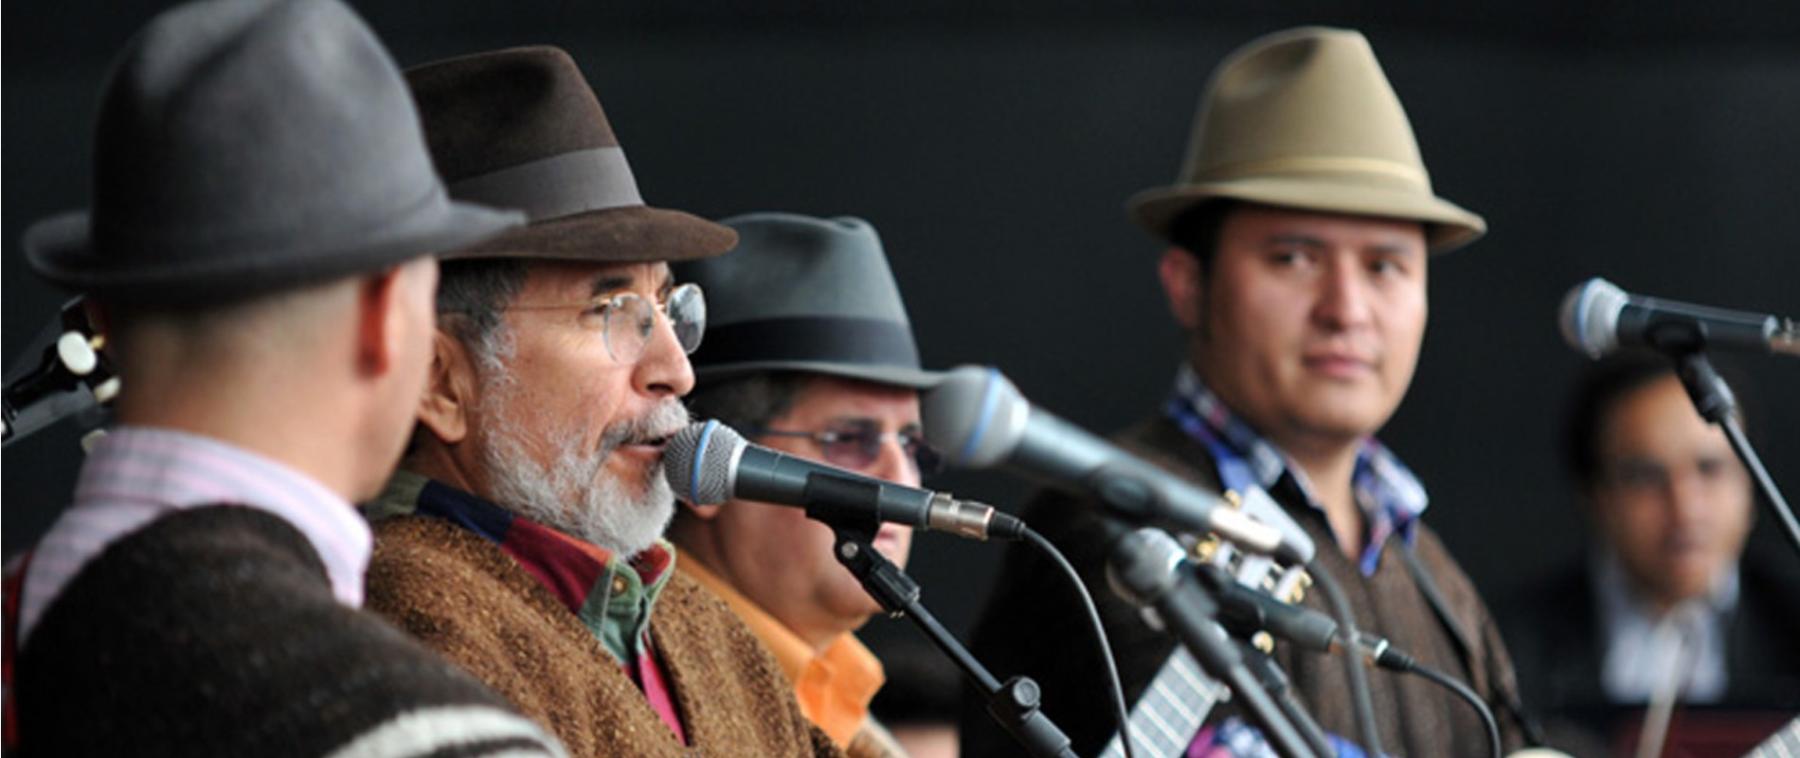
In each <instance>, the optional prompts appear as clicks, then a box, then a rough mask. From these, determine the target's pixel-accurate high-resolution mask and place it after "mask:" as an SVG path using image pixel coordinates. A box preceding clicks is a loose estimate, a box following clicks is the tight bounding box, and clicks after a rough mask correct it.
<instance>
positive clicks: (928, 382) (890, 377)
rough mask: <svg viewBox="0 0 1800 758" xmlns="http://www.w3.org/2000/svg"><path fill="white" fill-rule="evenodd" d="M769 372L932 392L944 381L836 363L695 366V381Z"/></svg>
mask: <svg viewBox="0 0 1800 758" xmlns="http://www.w3.org/2000/svg"><path fill="white" fill-rule="evenodd" d="M768 371H795V372H800V373H806V374H821V375H824V376H835V377H838V378H841V379H855V380H857V381H863V382H871V383H874V384H885V385H889V386H893V387H901V388H904V389H913V390H928V389H931V388H932V387H936V386H937V383H938V381H939V380H942V379H943V378H944V373H943V372H941V371H926V370H924V369H916V368H907V367H904V366H871V365H867V364H857V363H832V362H828V361H749V362H745V363H726V364H720V365H717V366H695V367H694V379H695V381H696V382H697V383H698V384H699V385H701V386H704V385H707V384H712V383H714V382H721V381H724V380H727V379H735V378H737V377H741V376H744V375H747V374H756V373H762V372H768Z"/></svg>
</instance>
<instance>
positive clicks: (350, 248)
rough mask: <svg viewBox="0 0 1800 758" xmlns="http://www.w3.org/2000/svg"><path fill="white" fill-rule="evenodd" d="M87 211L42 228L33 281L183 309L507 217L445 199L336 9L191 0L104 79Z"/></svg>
mask: <svg viewBox="0 0 1800 758" xmlns="http://www.w3.org/2000/svg"><path fill="white" fill-rule="evenodd" d="M94 141H95V145H94V179H93V207H92V209H91V210H84V211H76V212H72V213H65V214H63V215H60V216H56V217H53V218H50V219H48V220H45V221H41V222H39V223H37V224H36V225H34V226H32V227H31V228H30V229H29V230H27V232H26V234H25V240H24V247H25V253H26V256H27V258H28V259H29V261H30V262H31V265H32V267H33V268H34V269H36V270H37V272H38V273H40V274H42V275H43V276H44V277H45V278H47V279H49V280H51V281H53V282H55V283H57V284H60V285H63V286H66V287H71V288H74V289H79V290H85V291H89V292H94V293H97V294H99V295H101V296H102V297H108V298H112V299H119V300H130V301H137V302H146V303H196V302H206V301H216V300H222V299H228V298H232V297H241V296H245V295H250V294H255V293H259V292H266V291H273V290H278V289H284V288H288V287H293V286H298V285H302V284H306V283H310V282H321V281H327V280H330V279H335V278H340V277H345V276H350V275H354V274H360V273H364V272H372V271H378V270H380V269H382V268H385V267H387V266H390V265H394V264H397V263H401V262H404V261H406V260H409V259H412V258H416V257H418V256H421V255H426V254H431V253H435V252H441V251H446V250H450V249H454V248H457V247H461V246H463V245H467V244H469V243H473V242H477V241H479V240H482V239H484V238H486V237H489V236H491V235H493V234H495V233H498V232H500V231H502V230H503V229H506V228H508V227H511V226H516V225H518V224H520V223H522V221H523V216H522V215H521V214H518V213H514V212H502V211H496V210H492V209H488V208H484V207H481V206H476V205H470V204H465V203H458V202H452V201H451V200H450V199H449V197H448V195H446V193H445V191H444V185H443V182H441V181H440V180H439V178H438V175H437V173H436V172H435V171H434V170H433V169H432V164H431V157H430V154H429V153H428V152H427V151H426V149H425V142H424V137H423V135H422V133H421V131H420V127H419V117H418V114H417V112H416V111H415V110H414V108H413V102H412V99H411V98H410V97H409V96H408V94H407V90H406V83H405V81H404V80H403V79H402V78H401V75H400V69H399V67H398V66H396V65H395V64H394V61H393V59H392V58H391V57H390V56H389V55H388V53H387V51H386V50H385V49H383V48H382V46H381V43H380V42H379V41H378V40H376V38H375V35H374V33H372V32H371V31H370V30H369V28H368V26H367V25H365V24H364V23H363V21H362V19H360V18H358V17H357V16H356V14H355V13H354V12H353V11H351V10H350V8H349V7H348V6H346V5H344V4H343V3H342V2H340V1H339V0H206V1H205V2H197V3H192V4H188V5H182V6H179V7H176V8H174V9H173V10H170V11H167V12H164V13H162V14H161V15H159V16H157V17H156V18H155V19H154V20H152V21H151V22H150V24H149V26H147V27H146V28H145V29H144V30H143V31H142V32H140V33H139V34H138V35H137V37H135V38H134V39H133V40H132V41H131V43H130V44H129V45H128V46H127V47H126V49H125V52H124V54H123V55H122V56H121V58H120V60H119V62H118V63H117V64H116V65H115V66H114V68H113V71H112V75H111V78H110V79H109V81H108V84H107V87H106V90H105V93H104V96H103V99H102V102H101V108H100V116H99V122H98V124H97V125H96V127H95V138H94Z"/></svg>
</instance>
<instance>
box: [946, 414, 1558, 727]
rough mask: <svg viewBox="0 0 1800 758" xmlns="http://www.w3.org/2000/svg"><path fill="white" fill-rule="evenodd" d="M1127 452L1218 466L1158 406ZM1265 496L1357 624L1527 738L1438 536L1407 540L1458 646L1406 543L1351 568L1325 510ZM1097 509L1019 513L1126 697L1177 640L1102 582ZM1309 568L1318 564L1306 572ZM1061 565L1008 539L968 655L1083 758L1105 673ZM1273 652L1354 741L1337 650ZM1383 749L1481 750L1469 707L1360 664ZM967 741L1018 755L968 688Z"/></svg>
mask: <svg viewBox="0 0 1800 758" xmlns="http://www.w3.org/2000/svg"><path fill="white" fill-rule="evenodd" d="M1118 440H1119V441H1120V442H1121V444H1123V445H1125V446H1126V447H1127V448H1129V449H1132V450H1133V451H1134V452H1136V453H1138V454H1139V455H1142V456H1143V457H1144V458H1146V459H1147V460H1150V461H1152V462H1154V463H1156V464H1158V465H1160V466H1162V467H1163V468H1166V469H1169V470H1170V471H1173V472H1175V473H1177V474H1179V475H1181V476H1182V477H1184V478H1186V479H1189V480H1191V481H1193V482H1194V483H1195V484H1198V485H1200V486H1201V487H1204V488H1206V489H1208V490H1211V491H1217V490H1218V482H1217V476H1216V474H1215V472H1214V466H1213V464H1212V460H1211V458H1210V456H1209V455H1208V454H1207V451H1206V449H1205V447H1204V446H1202V445H1200V444H1199V443H1197V442H1195V441H1193V440H1192V439H1191V438H1189V437H1188V436H1187V435H1186V434H1184V433H1183V432H1182V431H1181V430H1180V429H1179V428H1178V427H1176V426H1175V425H1174V424H1173V423H1172V422H1170V421H1168V420H1167V419H1165V418H1163V417H1161V416H1158V417H1156V418H1153V419H1151V420H1149V421H1146V422H1143V423H1140V424H1138V425H1137V426H1135V427H1133V428H1131V429H1129V430H1127V431H1125V432H1124V433H1122V434H1121V435H1119V437H1118ZM1279 489H1282V490H1283V491H1278V492H1273V493H1271V495H1273V496H1274V497H1275V498H1276V499H1277V501H1279V502H1281V503H1282V504H1283V506H1284V507H1286V508H1287V509H1288V511H1289V513H1290V514H1292V515H1293V516H1294V518H1295V519H1296V520H1297V521H1299V522H1300V523H1301V524H1302V525H1303V526H1304V527H1305V529H1306V530H1307V532H1308V534H1309V535H1311V537H1312V539H1313V541H1314V542H1315V543H1317V545H1318V547H1319V549H1318V556H1319V557H1318V559H1317V561H1316V563H1317V564H1318V566H1319V567H1322V570H1324V571H1329V572H1330V573H1331V575H1332V576H1333V577H1335V578H1336V579H1337V582H1338V584H1339V585H1340V586H1341V587H1343V589H1344V592H1345V594H1346V595H1347V596H1348V597H1347V599H1348V601H1349V603H1350V605H1351V606H1352V608H1353V610H1354V612H1355V614H1356V621H1357V624H1358V625H1359V626H1360V627H1361V628H1362V629H1364V630H1365V631H1368V632H1370V633H1374V634H1378V635H1381V636H1384V637H1386V638H1388V639H1389V640H1390V641H1391V642H1393V643H1394V644H1395V645H1397V646H1399V647H1401V648H1402V649H1404V650H1406V651H1408V652H1410V653H1411V654H1412V655H1413V656H1415V657H1416V658H1418V659H1419V660H1420V661H1421V662H1423V663H1426V664H1428V665H1431V666H1433V667H1435V668H1437V669H1439V670H1441V671H1444V672H1447V673H1449V674H1451V675H1452V676H1455V677H1458V678H1460V679H1462V680H1464V681H1465V682H1468V683H1469V684H1470V685H1471V686H1472V687H1473V688H1474V689H1475V691H1476V692H1477V693H1480V694H1481V695H1482V696H1483V697H1484V698H1485V699H1487V700H1488V701H1489V702H1490V703H1492V704H1494V705H1493V706H1492V707H1493V708H1494V710H1495V712H1496V715H1497V716H1498V717H1499V718H1500V723H1501V729H1502V736H1503V741H1504V742H1505V743H1506V744H1507V745H1508V746H1509V747H1517V746H1518V745H1520V744H1521V743H1522V741H1523V739H1522V737H1521V734H1520V729H1519V726H1518V724H1517V722H1516V721H1515V720H1514V719H1512V718H1510V714H1509V711H1507V710H1506V709H1504V708H1502V707H1500V706H1499V703H1501V701H1502V700H1504V699H1505V698H1508V697H1515V696H1516V695H1515V694H1514V692H1513V689H1514V683H1513V679H1512V666H1511V664H1510V663H1509V662H1508V659H1507V656H1506V651H1505V649H1504V646H1503V645H1502V644H1501V641H1500V634H1499V632H1498V630H1497V629H1496V628H1495V627H1494V624H1493V622H1492V619H1491V618H1490V617H1489V616H1488V613H1487V610H1486V608H1485V607H1484V606H1483V605H1482V603H1481V598H1480V597H1479V596H1478V595H1477V594H1476V592H1475V588H1474V586H1473V585H1472V584H1471V583H1470V582H1469V580H1468V577H1466V576H1464V575H1463V573H1462V570H1461V569H1459V568H1458V567H1457V565H1456V562H1455V561H1454V560H1453V559H1451V557H1450V554H1449V553H1448V552H1447V551H1446V550H1445V549H1444V546H1443V544H1442V543H1441V542H1440V541H1439V540H1438V538H1437V536H1436V535H1435V534H1433V533H1432V532H1431V530H1430V529H1427V528H1425V527H1424V525H1422V524H1420V525H1418V527H1417V529H1418V531H1417V533H1416V544H1415V545H1414V547H1413V548H1412V549H1413V550H1414V551H1415V552H1416V554H1417V556H1418V558H1419V560H1420V563H1421V565H1422V566H1423V567H1425V568H1426V569H1427V570H1428V571H1429V573H1430V575H1431V576H1432V577H1433V579H1435V582H1436V585H1437V587H1438V588H1439V590H1441V592H1442V594H1443V596H1444V598H1445V600H1446V602H1447V604H1448V606H1449V609H1450V611H1451V613H1452V614H1453V615H1454V617H1455V618H1456V619H1457V621H1458V622H1459V625H1460V627H1461V629H1463V630H1466V634H1467V637H1468V640H1467V642H1468V643H1469V649H1468V650H1466V651H1465V650H1463V649H1462V647H1461V646H1460V645H1459V644H1458V641H1457V639H1456V638H1454V637H1453V636H1452V635H1451V634H1450V632H1449V631H1447V630H1446V628H1445V626H1444V625H1443V624H1442V623H1440V622H1439V620H1438V618H1437V616H1436V615H1435V614H1434V613H1433V610H1432V608H1431V606H1430V605H1429V604H1428V603H1427V601H1426V599H1425V596H1424V595H1423V594H1422V593H1421V591H1420V590H1419V588H1418V586H1417V584H1416V583H1415V582H1414V579H1413V577H1412V575H1411V573H1410V572H1409V570H1408V568H1407V565H1406V561H1405V557H1404V556H1403V555H1401V554H1400V551H1403V550H1406V549H1407V548H1406V546H1405V544H1404V542H1403V541H1401V540H1399V539H1392V540H1389V541H1388V543H1387V546H1386V547H1385V549H1384V550H1383V552H1382V556H1381V562H1380V568H1379V569H1378V570H1377V571H1376V573H1375V575H1374V576H1372V577H1367V578H1365V577H1363V576H1362V575H1361V573H1360V572H1359V571H1358V570H1357V568H1356V566H1355V564H1354V563H1353V562H1352V561H1350V560H1349V559H1347V558H1345V557H1344V556H1343V555H1342V553H1340V552H1338V550H1337V549H1336V548H1335V545H1336V542H1335V541H1334V540H1333V539H1332V537H1331V536H1330V532H1329V527H1328V526H1327V524H1326V522H1325V519H1324V517H1323V516H1322V515H1320V514H1317V513H1316V512H1314V511H1312V510H1311V509H1310V508H1307V507H1306V506H1305V504H1304V501H1303V500H1301V499H1300V498H1301V496H1300V493H1299V492H1298V491H1297V490H1290V489H1288V488H1279ZM1098 508H1099V506H1098V505H1096V504H1093V503H1089V502H1085V501H1083V500H1082V499H1080V498H1076V497H1071V496H1067V495H1062V494H1055V493H1052V494H1045V495H1042V496H1040V497H1039V498H1037V499H1036V500H1035V501H1034V502H1032V503H1031V504H1030V505H1029V506H1028V507H1027V508H1026V510H1025V511H1024V517H1025V519H1026V521H1027V522H1028V523H1030V524H1031V525H1032V527H1033V528H1035V529H1037V530H1038V531H1040V532H1042V533H1043V534H1044V535H1045V536H1047V537H1049V538H1050V539H1051V541H1053V542H1055V543H1056V545H1057V546H1058V547H1059V548H1060V549H1061V550H1062V551H1063V552H1064V553H1065V554H1066V555H1067V556H1068V558H1069V560H1070V561H1071V562H1073V563H1074V564H1075V566H1076V567H1078V568H1079V569H1080V571H1081V573H1082V578H1083V581H1084V582H1085V584H1086V585H1087V588H1088V591H1089V592H1090V593H1092V594H1093V596H1094V600H1095V602H1096V604H1098V605H1099V608H1100V613H1101V616H1102V619H1103V620H1104V623H1105V625H1106V631H1107V634H1108V635H1109V636H1110V638H1111V642H1112V645H1113V649H1114V651H1116V653H1117V656H1118V663H1119V676H1120V679H1121V681H1122V684H1123V686H1124V690H1125V698H1126V702H1127V703H1128V704H1129V703H1132V702H1135V701H1136V699H1137V698H1138V696H1139V695H1140V694H1141V693H1142V692H1143V691H1144V689H1145V688H1146V687H1147V686H1148V684H1149V682H1150V680H1151V678H1152V677H1153V676H1154V675H1155V674H1156V672H1157V671H1158V669H1160V668H1161V666H1162V664H1163V662H1164V661H1165V660H1166V659H1167V658H1168V657H1169V655H1170V653H1171V652H1172V651H1173V650H1174V647H1175V644H1176V643H1175V641H1174V639H1173V638H1172V637H1170V636H1168V635H1166V634H1163V633H1161V632H1157V631H1155V630H1153V629H1151V628H1150V627H1149V626H1148V625H1147V624H1145V623H1144V622H1143V620H1142V618H1141V617H1140V615H1139V613H1138V610H1137V609H1136V608H1135V607H1133V606H1131V605H1129V604H1127V603H1126V602H1124V601H1122V600H1120V599H1119V598H1118V597H1117V596H1116V595H1115V594H1114V593H1113V592H1112V590H1110V589H1109V588H1108V586H1107V583H1106V580H1105V575H1104V563H1105V555H1106V549H1107V547H1108V546H1107V545H1106V544H1104V540H1103V539H1102V538H1101V537H1100V534H1101V532H1102V530H1101V529H1099V528H1097V526H1096V524H1097V522H1096V516H1095V514H1097V513H1098ZM1314 570H1315V571H1316V570H1319V568H1315V569H1314ZM1064 584H1065V582H1064V579H1063V577H1062V575H1061V574H1059V573H1058V572H1056V571H1055V569H1054V567H1052V566H1050V565H1049V564H1048V563H1047V562H1046V561H1044V560H1043V559H1042V558H1040V557H1038V555H1037V554H1035V553H1034V552H1032V551H1030V550H1024V549H1020V547H1019V546H1014V547H1012V548H1011V549H1009V550H1008V551H1007V555H1006V558H1005V561H1004V563H1003V565H1002V568H1001V571H1000V576H999V578H998V580H997V581H996V584H995V587H994V593H993V596H992V598H991V599H990V601H989V603H988V605H987V608H986V611H985V612H984V614H983V615H982V617H981V619H980V620H979V621H978V623H977V626H976V631H975V633H974V635H973V648H974V652H975V655H976V657H977V658H979V659H981V660H982V661H983V662H984V663H986V664H987V665H988V666H989V667H990V668H991V669H992V670H993V671H994V673H995V675H996V676H998V677H1000V678H1001V679H1005V678H1006V677H1008V676H1012V675H1017V674H1023V675H1028V676H1031V677H1032V678H1034V679H1036V680H1037V682H1038V683H1039V684H1040V685H1042V687H1043V703H1044V711H1045V713H1046V714H1047V715H1049V716H1050V718H1051V719H1053V720H1054V721H1055V722H1056V724H1057V725H1058V726H1060V727H1062V729H1063V730H1064V731H1066V732H1067V733H1068V734H1069V737H1070V738H1071V739H1072V740H1073V741H1074V748H1075V751H1076V752H1077V753H1079V754H1082V755H1092V754H1094V753H1097V752H1098V751H1099V749H1100V748H1101V747H1103V746H1104V745H1105V743H1106V741H1107V740H1109V739H1111V737H1112V735H1113V734H1114V733H1115V732H1116V731H1117V727H1116V725H1115V719H1114V717H1113V716H1112V715H1111V711H1110V709H1109V708H1108V707H1107V706H1106V695H1105V692H1106V690H1105V675H1104V673H1103V669H1102V667H1101V662H1100V660H1099V658H1098V653H1097V652H1096V651H1095V647H1094V644H1093V642H1092V634H1091V633H1090V632H1089V631H1088V627H1087V625H1086V623H1085V621H1084V619H1083V617H1082V616H1081V615H1080V613H1079V607H1080V606H1079V605H1077V602H1076V600H1075V598H1074V596H1073V595H1072V594H1071V591H1070V590H1069V588H1067V587H1066V586H1064ZM1304 605H1305V606H1306V607H1309V608H1312V609H1314V610H1318V611H1321V612H1326V613H1329V608H1328V607H1327V606H1326V604H1325V602H1324V598H1323V597H1321V595H1320V593H1319V592H1317V591H1313V592H1310V593H1308V594H1307V597H1306V599H1305V601H1304ZM1275 659H1276V661H1277V662H1278V663H1279V664H1280V665H1281V667H1282V668H1283V670H1285V671H1286V672H1287V673H1288V675H1289V677H1290V678H1291V680H1292V682H1293V691H1294V692H1295V693H1296V695H1297V697H1298V698H1299V700H1300V702H1301V703H1302V704H1303V705H1304V706H1305V707H1306V708H1307V710H1308V711H1309V712H1310V713H1311V714H1312V715H1313V716H1314V717H1315V718H1316V719H1317V720H1318V722H1319V723H1320V725H1322V726H1323V727H1324V728H1325V729H1326V730H1327V731H1330V732H1333V733H1336V734H1339V735H1343V736H1345V737H1349V738H1352V739H1354V738H1355V737H1356V729H1355V726H1354V724H1355V718H1354V713H1353V711H1352V707H1351V699H1350V696H1349V691H1350V690H1349V683H1348V676H1347V675H1346V673H1345V671H1344V666H1343V664H1342V663H1341V662H1340V661H1339V660H1338V659H1337V658H1335V657H1330V658H1328V657H1325V656H1322V655H1318V654H1314V653H1310V652H1300V651H1295V650H1293V649H1291V647H1290V646H1289V645H1288V644H1286V643H1277V644H1276V646H1275ZM1368 680H1369V684H1370V689H1371V690H1372V692H1371V695H1372V699H1373V701H1374V706H1375V712H1376V718H1377V721H1378V722H1379V727H1380V730H1381V739H1382V743H1383V747H1384V749H1385V750H1386V751H1387V752H1388V753H1390V754H1395V755H1415V756H1428V755H1462V754H1470V755H1473V754H1479V753H1480V752H1481V751H1483V750H1485V745H1486V736H1485V735H1486V732H1485V731H1484V730H1483V728H1482V725H1481V722H1480V721H1479V719H1478V717H1477V716H1476V715H1475V713H1474V711H1473V710H1472V709H1471V708H1470V707H1469V706H1468V705H1467V704H1465V703H1464V702H1463V701H1461V700H1458V699H1456V698H1455V696H1453V695H1452V694H1450V693H1449V692H1447V691H1445V690H1443V689H1441V688H1439V687H1437V686H1436V685H1434V684H1432V683H1430V682H1428V681H1425V680H1423V679H1420V678H1418V677H1411V676H1399V675H1396V674H1392V673H1388V672H1377V671H1370V672H1369V675H1368ZM962 727H963V747H964V750H965V752H967V753H969V754H971V755H997V754H1012V753H1015V752H1017V750H1016V748H1014V747H1012V745H1011V742H1010V740H1009V738H1008V737H1007V736H1006V734H1005V733H1004V732H1001V731H1000V730H999V729H998V727H996V726H994V725H993V723H992V721H991V720H990V719H989V718H988V717H987V716H986V714H985V713H984V712H983V709H982V708H981V707H980V706H979V704H978V703H974V702H970V701H969V699H967V698H965V708H964V715H963V720H962Z"/></svg>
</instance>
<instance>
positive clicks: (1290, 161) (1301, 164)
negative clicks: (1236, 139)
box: [1189, 156, 1431, 190]
mask: <svg viewBox="0 0 1800 758" xmlns="http://www.w3.org/2000/svg"><path fill="white" fill-rule="evenodd" d="M1306 173H1339V174H1382V175H1385V176H1390V177H1393V178H1396V179H1401V180H1404V181H1406V182H1408V183H1410V184H1416V185H1418V186H1420V187H1424V188H1425V189H1426V190H1430V189H1431V178H1430V177H1428V176H1426V174H1425V169H1423V168H1420V167H1418V166H1409V165H1407V164H1404V163H1400V162H1397V161H1385V160H1381V159H1379V158H1354V157H1326V156H1319V157H1287V158H1269V159H1267V160H1260V161H1242V162H1239V163H1230V164H1226V165H1224V166H1213V167H1210V168H1208V169H1205V170H1203V171H1197V172H1195V176H1194V178H1193V179H1191V180H1189V183H1199V182H1203V181H1215V180H1221V179H1238V178H1242V177H1246V176H1258V175H1267V174H1306Z"/></svg>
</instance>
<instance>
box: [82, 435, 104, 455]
mask: <svg viewBox="0 0 1800 758" xmlns="http://www.w3.org/2000/svg"><path fill="white" fill-rule="evenodd" d="M103 439H106V430H105V429H95V430H94V431H91V432H88V433H87V434H83V435H81V452H83V453H92V452H94V446H95V445H98V444H100V440H103Z"/></svg>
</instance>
